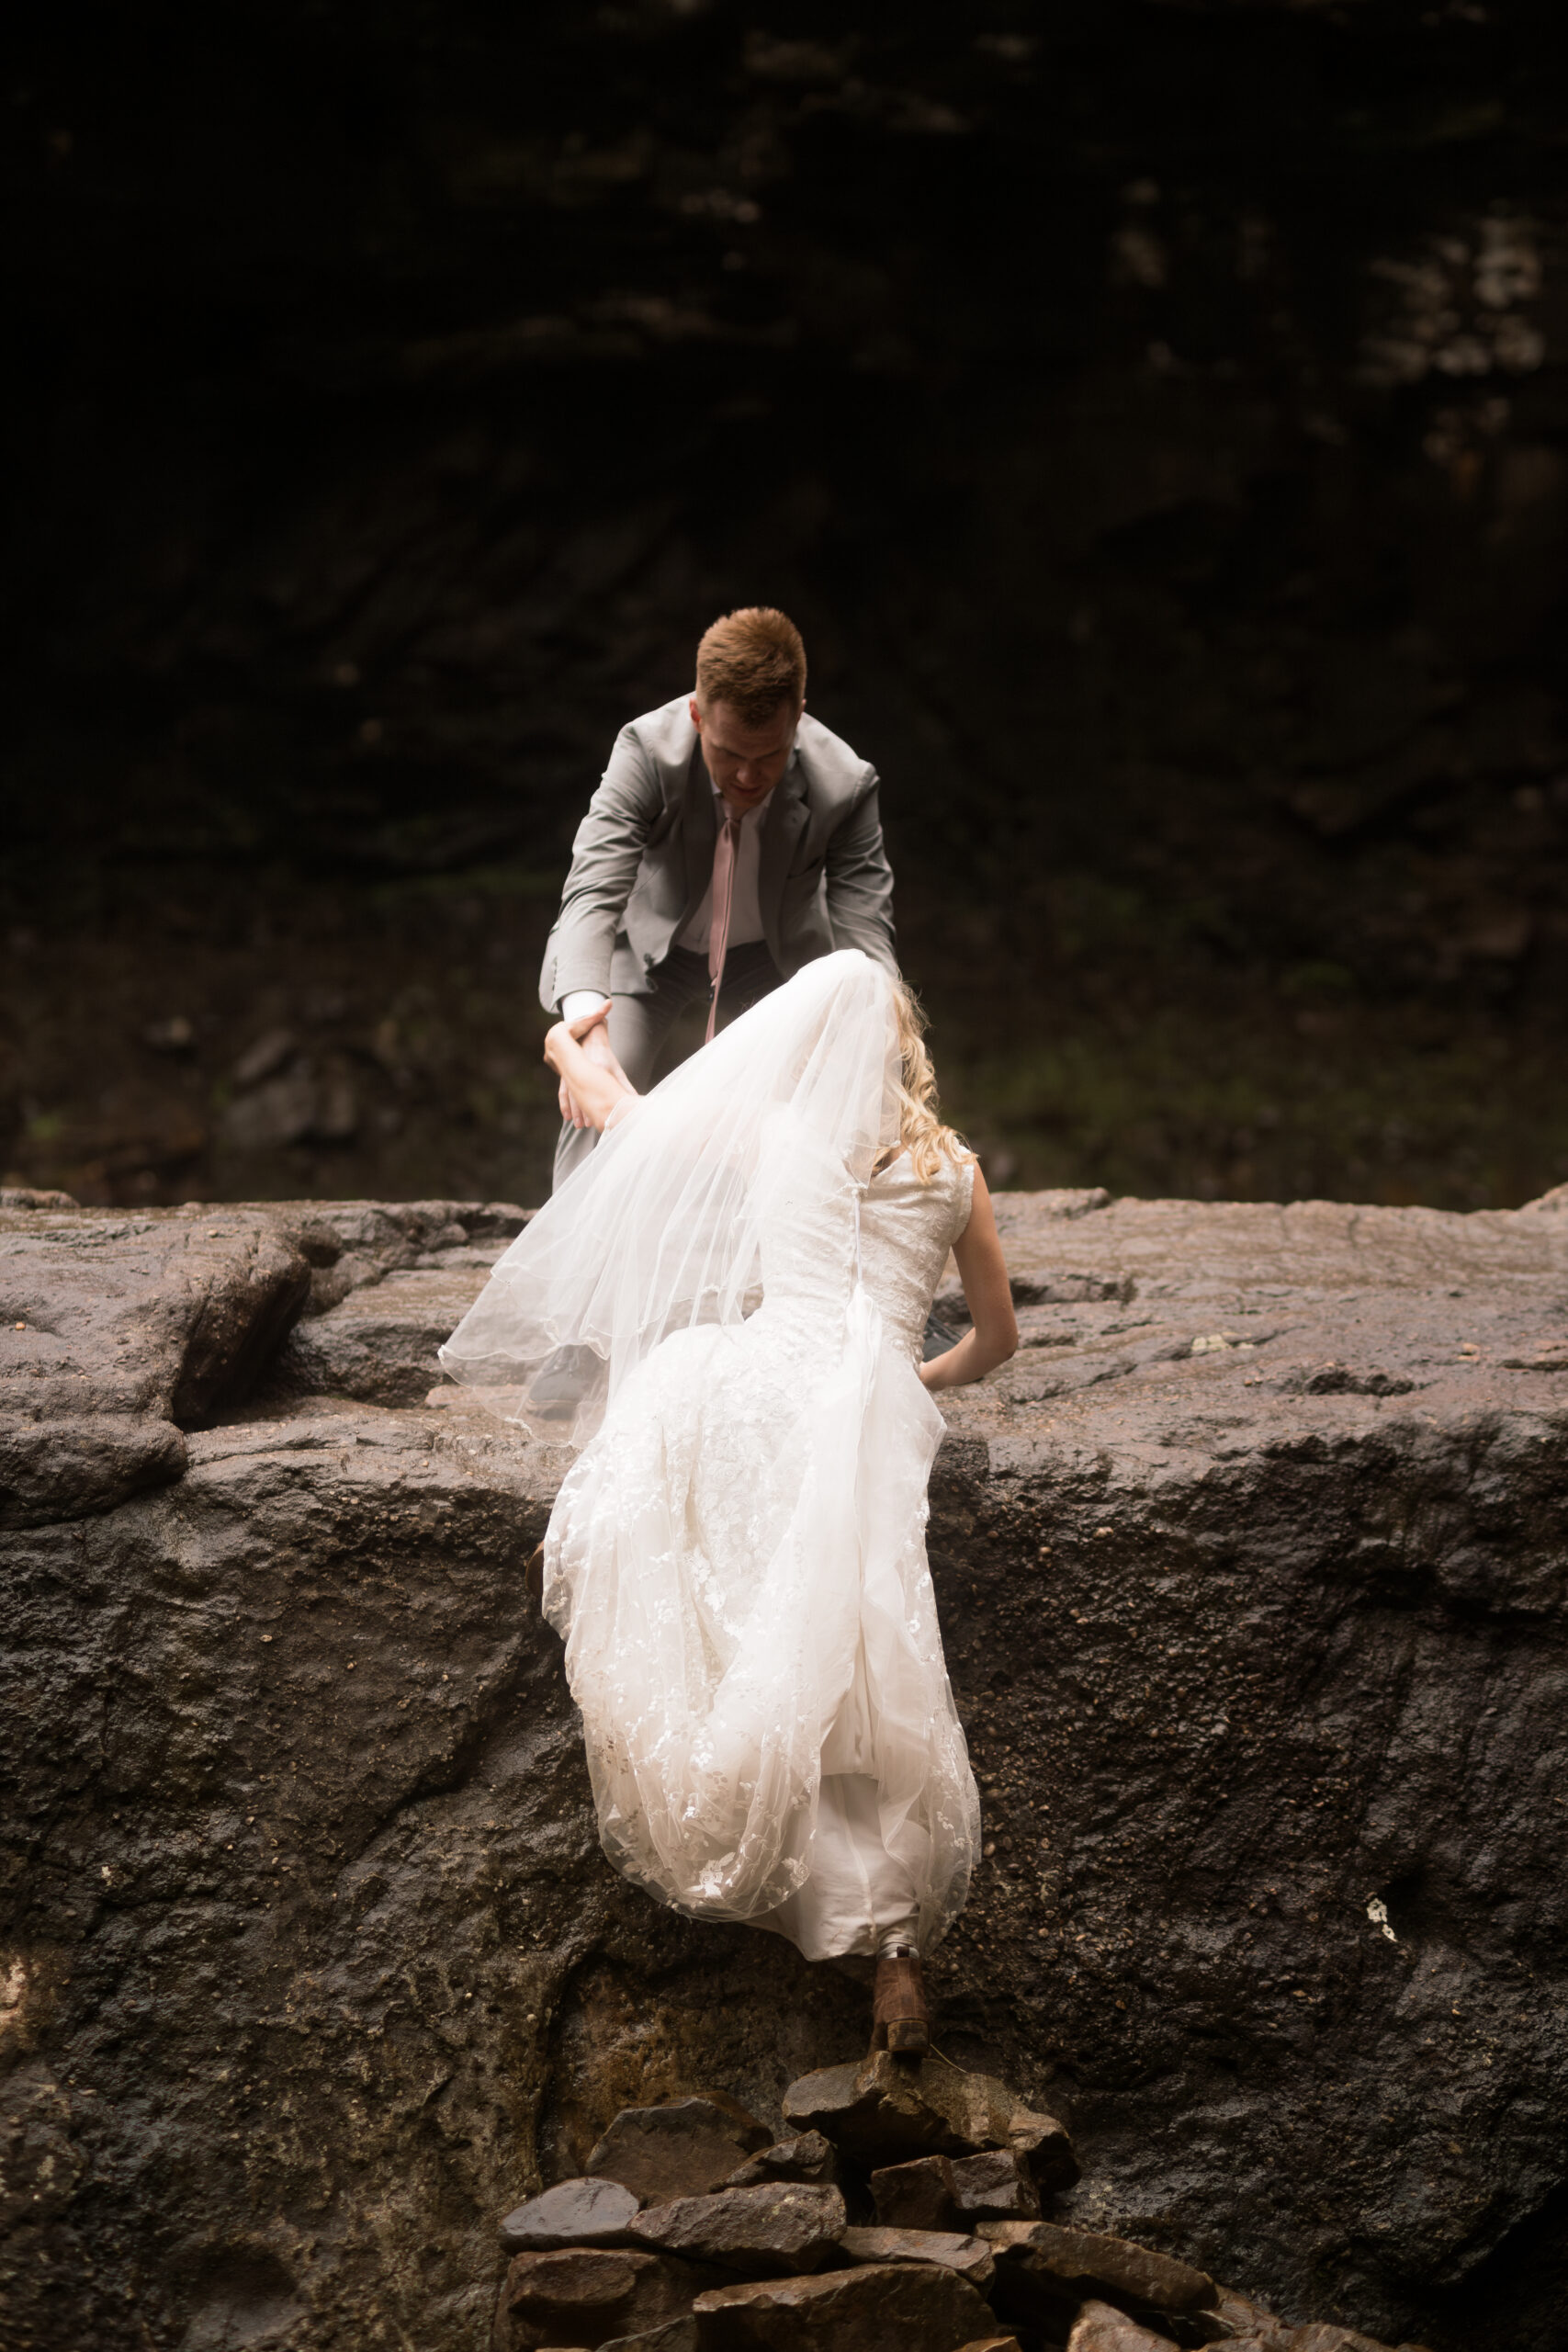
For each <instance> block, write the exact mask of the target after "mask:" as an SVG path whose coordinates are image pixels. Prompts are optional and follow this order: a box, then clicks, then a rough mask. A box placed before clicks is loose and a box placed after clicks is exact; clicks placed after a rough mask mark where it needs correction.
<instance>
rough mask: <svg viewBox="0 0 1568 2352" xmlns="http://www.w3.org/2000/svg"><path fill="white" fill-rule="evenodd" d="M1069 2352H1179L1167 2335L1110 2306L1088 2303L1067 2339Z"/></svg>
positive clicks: (1078, 2316)
mask: <svg viewBox="0 0 1568 2352" xmlns="http://www.w3.org/2000/svg"><path fill="white" fill-rule="evenodd" d="M1067 2352H1176V2347H1175V2343H1174V2340H1173V2338H1172V2337H1170V2336H1168V2335H1155V2334H1153V2332H1152V2331H1151V2330H1150V2329H1148V2328H1146V2327H1140V2326H1139V2324H1138V2323H1137V2321H1136V2320H1135V2319H1129V2318H1128V2316H1127V2314H1126V2312H1119V2311H1117V2310H1116V2309H1115V2308H1114V2306H1113V2305H1111V2304H1110V2303H1093V2302H1090V2303H1085V2305H1084V2307H1083V2309H1082V2311H1080V2312H1079V2313H1078V2315H1077V2320H1076V2321H1075V2322H1074V2324H1073V2332H1072V2334H1071V2335H1069V2336H1068V2338H1067Z"/></svg>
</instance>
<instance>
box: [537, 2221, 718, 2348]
mask: <svg viewBox="0 0 1568 2352" xmlns="http://www.w3.org/2000/svg"><path fill="white" fill-rule="evenodd" d="M714 2279H715V2273H714V2272H713V2271H712V2270H706V2269H699V2268H697V2267H694V2265H693V2264H691V2263H686V2262H672V2261H671V2260H670V2259H669V2258H668V2257H667V2256H661V2255H657V2254H644V2253H642V2252H640V2251H639V2250H638V2249H637V2248H635V2247H623V2246H616V2247H610V2246H604V2247H590V2246H570V2247H563V2248H562V2249H561V2250H560V2251H559V2252H554V2253H548V2254H519V2255H516V2256H513V2262H512V2266H511V2267H510V2269H509V2270H508V2271H507V2274H506V2278H505V2280H504V2282H503V2284H502V2290H501V2301H500V2303H499V2305H498V2307H497V2310H496V2316H495V2330H494V2334H493V2335H492V2337H491V2347H492V2352H536V2347H538V2346H544V2345H552V2346H554V2345H560V2346H571V2345H579V2346H583V2347H584V2348H585V2352H593V2347H595V2346H599V2345H602V2344H605V2343H608V2342H610V2341H612V2340H613V2339H614V2338H615V2336H617V2335H635V2334H636V2333H637V2330H638V2329H639V2328H643V2329H646V2328H649V2327H655V2326H658V2325H659V2324H660V2323H661V2322H663V2321H665V2320H671V2319H676V2318H679V2317H682V2316H683V2315H684V2314H685V2313H686V2312H689V2311H690V2310H691V2308H692V2299H693V2297H694V2295H696V2294H698V2293H700V2292H701V2291H702V2290H704V2289H705V2288H707V2287H711V2286H712V2285H713V2283H714Z"/></svg>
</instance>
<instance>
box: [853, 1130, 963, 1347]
mask: <svg viewBox="0 0 1568 2352" xmlns="http://www.w3.org/2000/svg"><path fill="white" fill-rule="evenodd" d="M974 1193H975V1163H974V1161H973V1160H972V1159H962V1160H956V1161H954V1160H952V1159H943V1161H942V1166H941V1168H940V1169H939V1170H937V1173H936V1174H935V1176H933V1177H932V1179H931V1182H930V1183H929V1184H922V1183H921V1182H920V1181H919V1178H918V1177H917V1176H916V1174H915V1172H914V1170H913V1169H912V1168H911V1167H910V1165H909V1162H908V1157H907V1156H905V1155H902V1154H901V1155H900V1156H899V1158H898V1159H896V1160H894V1161H893V1162H892V1164H891V1166H889V1167H887V1168H885V1169H883V1170H881V1172H880V1174H878V1175H875V1176H874V1177H873V1178H872V1180H871V1182H870V1183H869V1184H868V1185H867V1187H866V1189H865V1192H864V1193H863V1196H862V1200H861V1216H860V1251H861V1277H862V1280H863V1282H864V1283H865V1286H866V1289H867V1291H868V1292H869V1293H870V1295H871V1296H872V1298H873V1299H874V1302H875V1304H876V1305H877V1306H878V1307H879V1308H880V1309H881V1312H882V1320H883V1324H884V1326H885V1328H886V1331H887V1333H888V1336H889V1338H890V1339H891V1340H893V1342H894V1344H895V1346H896V1347H898V1348H900V1349H903V1350H904V1351H907V1352H908V1354H909V1355H910V1356H911V1357H913V1358H914V1360H915V1361H916V1362H917V1363H918V1362H919V1355H920V1349H921V1343H922V1341H923V1340H924V1337H925V1329H926V1317H927V1316H928V1315H929V1314H930V1312H931V1299H932V1296H933V1295H934V1294H935V1291H936V1286H937V1284H938V1283H940V1282H941V1280H942V1268H943V1267H944V1266H945V1265H946V1263H947V1253H948V1251H949V1250H951V1249H952V1247H953V1243H954V1242H955V1241H956V1240H957V1239H958V1238H959V1236H960V1234H961V1233H962V1232H963V1230H964V1227H965V1226H966V1225H967V1224H968V1222H969V1209H970V1204H971V1202H972V1200H973V1198H974Z"/></svg>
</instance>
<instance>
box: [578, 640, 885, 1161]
mask: <svg viewBox="0 0 1568 2352" xmlns="http://www.w3.org/2000/svg"><path fill="white" fill-rule="evenodd" d="M876 789H877V786H876V771H875V769H874V768H872V767H870V766H868V765H867V763H866V762H865V761H864V760H863V759H860V758H858V757H857V755H856V754H855V753H854V752H852V750H851V749H850V747H849V745H848V744H847V743H845V742H842V741H840V738H839V737H838V736H837V735H833V734H830V733H829V730H828V729H827V728H826V727H823V726H822V725H820V724H819V722H818V720H817V719H815V718H807V716H806V648H805V646H804V645H803V644H802V642H801V639H800V631H799V630H798V629H797V628H795V624H794V622H793V621H791V620H788V619H786V618H785V616H784V614H783V613H779V612H774V611H773V609H772V608H771V607H770V606H768V605H750V606H747V607H746V608H744V609H743V610H741V611H739V612H734V613H728V614H726V616H725V617H724V618H723V619H722V620H717V621H715V623H714V625H713V627H712V628H710V629H709V630H708V631H707V632H706V634H705V637H704V638H703V639H702V642H701V644H700V645H699V646H698V648H697V683H696V692H695V693H694V694H693V695H689V696H688V695H678V696H677V697H676V699H675V700H674V701H673V702H667V703H665V704H664V705H663V707H661V708H660V709H659V710H650V711H649V712H648V713H647V715H646V716H645V717H644V718H634V719H633V720H632V722H631V724H630V726H629V727H624V728H623V729H621V732H620V735H619V736H618V737H617V739H616V742H615V750H614V751H613V752H611V754H610V764H609V766H608V767H607V768H606V769H605V771H604V780H603V782H602V783H601V784H600V786H599V789H598V791H597V792H596V793H595V794H594V795H593V797H592V800H591V801H590V802H589V804H588V814H587V816H586V817H585V818H584V819H583V820H582V823H581V825H580V826H579V828H578V832H577V839H576V842H574V843H573V845H572V857H571V871H570V873H569V875H568V876H567V878H566V888H565V889H564V890H563V891H562V893H561V906H560V913H559V914H558V916H557V918H556V923H555V928H554V930H553V931H552V932H551V933H550V936H549V942H548V944H547V947H546V949H545V962H544V969H543V971H542V972H541V973H540V976H539V996H540V1001H542V1003H543V1004H544V1007H545V1010H546V1011H547V1012H556V1013H558V1014H559V1015H560V1016H561V1017H562V1018H563V1019H565V1020H568V1021H575V1020H577V1019H579V1018H580V1017H581V1015H583V1014H585V1013H588V1012H593V1011H594V1010H595V1009H596V1008H597V1007H599V1006H601V1005H603V1004H604V1002H605V1001H609V1005H610V1012H609V1017H608V1019H607V1020H606V1021H603V1022H601V1023H599V1024H598V1026H597V1027H595V1028H592V1029H590V1030H589V1031H588V1033H587V1035H586V1036H585V1037H584V1038H583V1041H582V1043H583V1048H584V1051H585V1052H587V1053H588V1054H589V1055H590V1056H591V1057H592V1058H593V1059H594V1060H596V1061H599V1062H602V1063H604V1064H605V1065H606V1066H608V1067H614V1066H615V1064H616V1063H618V1064H619V1066H620V1068H621V1069H622V1070H623V1071H624V1072H625V1074H626V1077H627V1079H628V1080H630V1081H631V1084H632V1085H633V1086H634V1087H635V1088H636V1089H637V1091H638V1093H643V1092H646V1091H647V1090H648V1088H649V1086H650V1085H651V1084H652V1082H653V1078H654V1071H655V1066H656V1064H657V1063H658V1060H659V1056H660V1049H661V1047H662V1046H664V1044H665V1042H666V1040H667V1038H668V1036H669V1034H670V1030H671V1026H672V1024H673V1023H674V1022H675V1020H676V1018H677V1016H678V1015H679V1014H681V1013H682V1012H685V1011H686V1010H687V1009H688V1008H689V1007H690V1006H692V1005H703V1004H705V1005H706V1006H707V1008H708V1032H707V1033H708V1035H709V1036H710V1037H711V1036H712V1035H713V1033H714V1026H715V1023H716V1021H718V1020H720V1019H722V1020H724V1021H730V1020H733V1019H734V1017H735V1015H736V1014H737V1013H738V1012H745V1010H746V1008H747V1007H748V1005H750V1004H754V1003H755V1002H756V1001H757V999H758V998H759V997H761V996H764V995H766V993H767V992H768V990H769V989H773V988H776V987H777V986H778V984H779V982H780V980H784V979H788V978H790V977H791V975H792V974H794V973H795V972H797V971H798V970H799V969H800V967H801V966H802V965H803V964H808V963H810V962H811V961H812V959H813V958H814V957H816V956H828V955H830V954H831V953H832V951H833V950H834V948H836V947H862V948H863V949H864V950H865V953H866V954H867V955H868V956H874V957H875V958H876V960H877V962H878V963H881V964H886V966H887V967H888V969H889V970H890V971H892V970H897V959H896V957H895V955H894V947H893V875H892V871H891V869H890V868H889V866H888V864H887V856H886V851H885V850H884V848H883V845H882V825H881V821H880V820H879V818H878V815H877V807H876ZM560 1106H561V1114H562V1118H563V1121H564V1124H563V1125H562V1128H561V1134H560V1141H559V1143H558V1145H557V1147H556V1167H555V1182H556V1185H557V1187H559V1185H560V1184H561V1183H562V1182H564V1180H565V1179H566V1178H567V1177H568V1176H569V1175H570V1173H571V1171H572V1170H573V1169H574V1168H576V1167H577V1166H578V1165H579V1164H580V1163H581V1161H582V1160H583V1159H585V1158H586V1157H587V1155H588V1153H589V1152H590V1151H592V1148H593V1146H594V1144H595V1143H596V1142H597V1140H598V1137H597V1136H596V1135H595V1133H594V1131H593V1129H592V1127H591V1126H588V1125H585V1124H584V1122H583V1118H582V1114H581V1110H580V1108H579V1106H578V1105H577V1103H575V1102H574V1101H573V1099H572V1096H571V1093H570V1089H569V1088H568V1087H567V1086H566V1085H565V1084H564V1082H563V1084H562V1086H561V1090H560Z"/></svg>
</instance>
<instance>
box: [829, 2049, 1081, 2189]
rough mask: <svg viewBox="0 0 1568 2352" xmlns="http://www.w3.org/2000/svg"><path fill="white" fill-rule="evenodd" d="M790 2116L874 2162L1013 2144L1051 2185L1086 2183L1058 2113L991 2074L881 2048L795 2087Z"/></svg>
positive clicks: (976, 2151) (1044, 2184)
mask: <svg viewBox="0 0 1568 2352" xmlns="http://www.w3.org/2000/svg"><path fill="white" fill-rule="evenodd" d="M784 2116H785V2119H786V2120H788V2121H789V2122H791V2123H798V2124H802V2125H805V2126H808V2127H809V2128H811V2129H813V2130H816V2131H822V2132H824V2133H825V2134H826V2135H827V2137H828V2138H829V2140H831V2141H832V2142H833V2143H834V2145H835V2146H836V2147H839V2148H840V2149H841V2150H842V2151H843V2152H844V2154H846V2155H848V2156H850V2157H852V2158H853V2159H854V2160H855V2161H856V2162H858V2163H861V2164H864V2165H868V2166H874V2167H880V2166H882V2165H895V2164H898V2163H901V2162H903V2161H906V2160H907V2159H908V2158H910V2157H914V2156H923V2155H943V2156H972V2155H977V2154H980V2152H981V2151H982V2150H983V2149H990V2148H1008V2149H1011V2150H1012V2151H1013V2152H1014V2153H1015V2154H1019V2155H1021V2156H1023V2157H1025V2158H1026V2159H1027V2160H1028V2163H1029V2166H1030V2170H1031V2172H1032V2175H1033V2177H1034V2178H1035V2180H1037V2181H1038V2182H1039V2183H1040V2185H1041V2187H1042V2188H1066V2187H1068V2186H1070V2185H1071V2183H1072V2182H1073V2181H1075V2180H1077V2177H1078V2166H1077V2158H1076V2157H1075V2155H1074V2154H1073V2149H1072V2143H1071V2141H1070V2140H1069V2139H1068V2137H1067V2134H1066V2130H1065V2128H1064V2127H1063V2126H1062V2125H1061V2124H1060V2123H1058V2122H1057V2120H1056V2119H1055V2116H1054V2115H1043V2114H1036V2113H1035V2112H1034V2111H1033V2110H1032V2109H1030V2108H1027V2107H1025V2106H1024V2105H1023V2104H1022V2102H1021V2100H1019V2099H1016V2098H1014V2097H1013V2095H1012V2093H1011V2092H1010V2090H1009V2089H1008V2087H1007V2086H1006V2084H1005V2083H999V2082H997V2081H996V2080H994V2079H993V2077H992V2076H991V2075H970V2074H966V2073H964V2070H963V2069H962V2068H961V2067H958V2066H950V2065H946V2064H943V2063H942V2061H941V2060H940V2059H937V2058H925V2059H922V2060H921V2062H920V2064H919V2065H918V2066H910V2065H909V2064H908V2061H906V2060H901V2059H898V2058H895V2057H893V2056H891V2055H890V2054H889V2053H888V2052H886V2051H878V2052H875V2053H874V2055H873V2056H871V2057H870V2058H867V2059H865V2060H863V2062H862V2063H861V2064H859V2065H844V2066H824V2067H822V2068H820V2069H819V2070H818V2072H817V2073H816V2074H813V2075H803V2076H802V2077H801V2079H800V2080H799V2081H798V2082H795V2083H792V2084H791V2085H790V2086H789V2088H788V2090H786V2091H785V2093H784Z"/></svg>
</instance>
